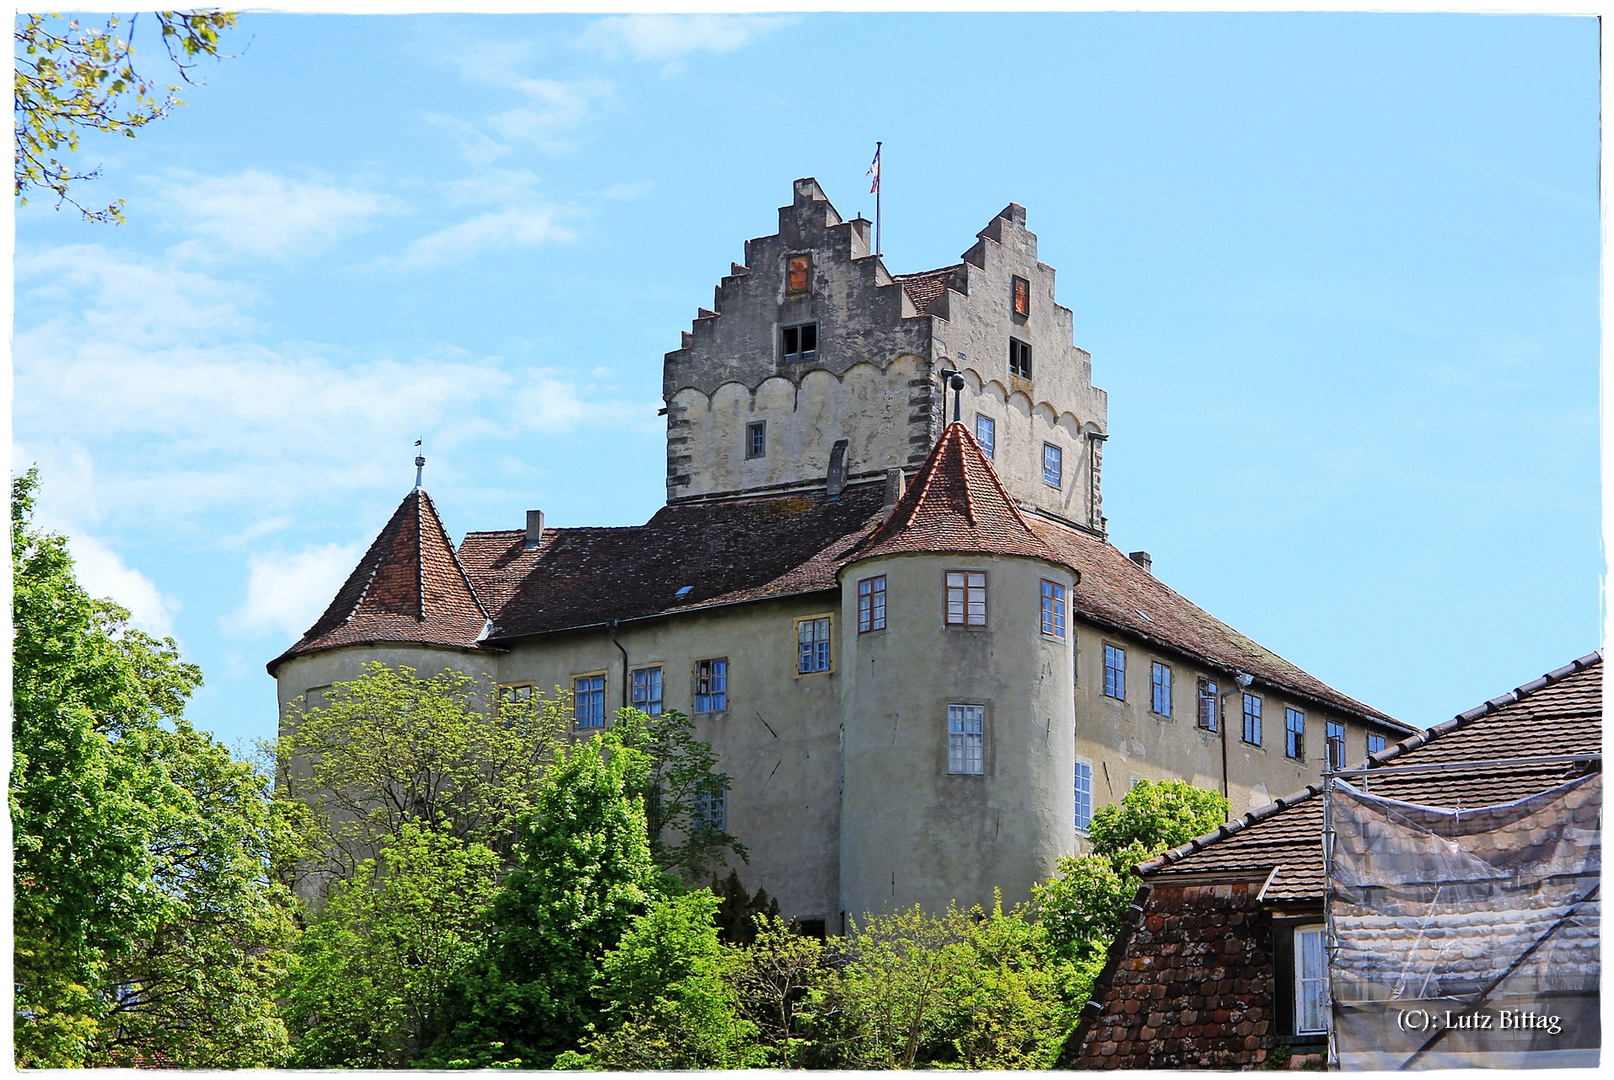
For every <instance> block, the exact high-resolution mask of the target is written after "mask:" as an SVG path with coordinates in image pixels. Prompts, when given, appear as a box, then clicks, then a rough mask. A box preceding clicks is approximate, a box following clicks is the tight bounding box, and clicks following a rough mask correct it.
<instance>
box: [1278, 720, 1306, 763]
mask: <svg viewBox="0 0 1614 1080" xmlns="http://www.w3.org/2000/svg"><path fill="white" fill-rule="evenodd" d="M1283 728H1284V742H1283V752H1284V753H1285V754H1286V755H1288V756H1289V757H1292V758H1294V759H1295V760H1296V761H1302V760H1304V759H1305V757H1306V714H1305V713H1303V712H1300V711H1299V710H1298V709H1289V710H1288V711H1286V712H1285V713H1284V714H1283Z"/></svg>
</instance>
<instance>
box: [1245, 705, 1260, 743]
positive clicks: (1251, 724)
mask: <svg viewBox="0 0 1614 1080" xmlns="http://www.w3.org/2000/svg"><path fill="white" fill-rule="evenodd" d="M1244 741H1245V742H1247V743H1249V744H1251V745H1252V746H1260V745H1261V699H1260V698H1258V697H1256V696H1255V695H1254V694H1245V695H1244Z"/></svg>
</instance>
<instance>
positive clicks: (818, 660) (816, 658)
mask: <svg viewBox="0 0 1614 1080" xmlns="http://www.w3.org/2000/svg"><path fill="white" fill-rule="evenodd" d="M829 661H830V653H829V616H828V615H816V616H813V617H812V618H810V619H797V620H796V673H797V674H798V675H811V674H813V673H815V672H819V671H828V670H829Z"/></svg>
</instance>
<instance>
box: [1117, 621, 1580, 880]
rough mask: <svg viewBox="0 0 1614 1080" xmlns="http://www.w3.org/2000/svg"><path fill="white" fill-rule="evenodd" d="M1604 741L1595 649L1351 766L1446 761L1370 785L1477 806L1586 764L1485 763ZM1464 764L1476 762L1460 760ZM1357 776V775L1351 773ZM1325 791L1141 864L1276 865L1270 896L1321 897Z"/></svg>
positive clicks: (1414, 797)
mask: <svg viewBox="0 0 1614 1080" xmlns="http://www.w3.org/2000/svg"><path fill="white" fill-rule="evenodd" d="M1307 734H1308V736H1309V735H1310V732H1309V731H1308V732H1307ZM1602 745H1603V654H1602V653H1601V652H1595V653H1592V654H1591V655H1589V656H1583V657H1581V658H1580V659H1579V660H1576V661H1574V662H1573V663H1571V664H1567V665H1565V666H1564V667H1561V668H1559V669H1557V670H1556V671H1552V672H1549V673H1547V674H1546V675H1543V676H1542V677H1541V678H1539V679H1536V680H1534V681H1532V682H1528V683H1525V684H1524V685H1523V686H1521V687H1519V688H1518V689H1516V690H1513V691H1510V692H1509V693H1507V694H1504V695H1502V696H1501V697H1499V698H1493V699H1492V700H1490V701H1488V702H1486V703H1485V704H1483V705H1480V706H1478V707H1477V708H1473V709H1470V710H1468V711H1467V712H1464V713H1459V714H1458V715H1457V716H1455V717H1453V718H1452V719H1450V720H1447V721H1446V722H1445V723H1443V724H1437V725H1436V726H1434V727H1432V728H1430V729H1429V730H1428V731H1420V732H1418V733H1417V734H1416V735H1413V736H1411V737H1410V738H1406V739H1403V740H1401V741H1400V742H1398V743H1396V744H1394V745H1393V746H1387V747H1385V748H1384V749H1383V750H1380V751H1379V752H1378V753H1376V754H1371V755H1369V756H1368V757H1367V758H1366V759H1364V760H1362V761H1359V762H1357V764H1356V765H1355V766H1353V767H1354V768H1364V767H1365V768H1369V769H1377V768H1378V767H1380V766H1388V767H1393V766H1395V765H1400V764H1416V765H1420V766H1422V765H1444V766H1447V767H1448V769H1447V771H1442V772H1426V773H1415V774H1409V775H1406V776H1397V775H1395V773H1394V772H1393V771H1387V772H1385V773H1384V774H1382V775H1378V774H1375V773H1369V774H1368V776H1367V777H1366V783H1367V787H1368V790H1370V791H1371V792H1373V794H1375V795H1384V796H1387V797H1389V798H1392V799H1399V800H1400V801H1402V802H1410V803H1416V804H1418V805H1420V806H1459V805H1460V806H1464V807H1476V808H1477V807H1481V806H1496V805H1498V804H1501V803H1505V802H1512V801H1514V800H1515V799H1523V798H1528V797H1529V796H1531V795H1534V794H1537V793H1538V792H1542V791H1545V790H1547V789H1548V788H1550V787H1553V786H1555V785H1556V784H1559V783H1561V782H1562V781H1564V780H1565V779H1568V778H1569V777H1570V776H1572V775H1578V773H1579V772H1580V771H1583V770H1581V769H1579V768H1578V767H1576V766H1572V765H1567V764H1565V763H1562V762H1559V763H1556V764H1553V763H1546V764H1515V765H1509V766H1505V767H1501V766H1496V765H1493V764H1487V763H1491V762H1496V761H1503V760H1507V759H1510V758H1522V757H1538V756H1539V757H1544V756H1552V755H1569V754H1587V753H1598V752H1599V751H1600V750H1601V748H1602ZM1403 758H1410V760H1408V761H1405V762H1404V761H1402V759H1403ZM1475 763H1478V764H1477V765H1475ZM1463 765H1468V766H1473V767H1470V768H1457V766H1463ZM1361 781H1362V778H1361V777H1356V778H1352V779H1351V781H1350V782H1351V783H1352V784H1360V783H1361ZM1321 792H1322V789H1321V787H1319V786H1318V785H1315V784H1313V785H1310V786H1308V787H1306V788H1304V789H1303V790H1301V791H1298V792H1296V793H1294V794H1293V795H1289V796H1285V797H1284V798H1282V799H1279V800H1278V801H1277V802H1275V803H1272V804H1271V805H1269V806H1264V807H1262V808H1261V809H1260V810H1256V811H1253V812H1251V813H1249V814H1245V815H1244V816H1243V817H1240V818H1236V819H1234V820H1233V821H1232V822H1230V823H1228V824H1226V825H1223V826H1221V827H1220V828H1218V829H1217V830H1216V831H1215V832H1212V833H1207V834H1206V835H1204V836H1201V837H1197V838H1195V839H1193V840H1190V841H1189V842H1188V843H1186V844H1184V845H1183V846H1181V847H1177V848H1173V849H1172V850H1170V851H1168V852H1166V853H1165V854H1163V855H1161V856H1160V857H1159V858H1156V859H1151V860H1149V861H1148V862H1145V863H1140V864H1139V865H1138V871H1139V873H1141V874H1143V875H1144V876H1145V877H1147V878H1148V879H1149V880H1150V881H1153V882H1164V881H1169V880H1170V878H1171V876H1172V875H1173V874H1178V873H1200V872H1203V871H1207V870H1225V871H1238V870H1244V869H1259V868H1262V867H1272V866H1277V867H1280V870H1279V873H1278V875H1277V877H1276V878H1274V879H1273V881H1272V882H1271V884H1269V885H1268V888H1267V893H1266V896H1267V899H1269V900H1285V899H1288V900H1321V899H1322V895H1323V864H1322V839H1321V838H1322V831H1323V800H1322V799H1321V798H1319V797H1318V796H1319V795H1320V794H1321ZM1283 811H1288V812H1287V813H1284V812H1283Z"/></svg>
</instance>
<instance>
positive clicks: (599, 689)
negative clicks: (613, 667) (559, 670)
mask: <svg viewBox="0 0 1614 1080" xmlns="http://www.w3.org/2000/svg"><path fill="white" fill-rule="evenodd" d="M572 721H573V723H575V724H576V725H577V726H578V727H580V728H603V727H604V726H605V673H604V672H599V673H598V674H594V675H578V676H575V677H573V679H572Z"/></svg>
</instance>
